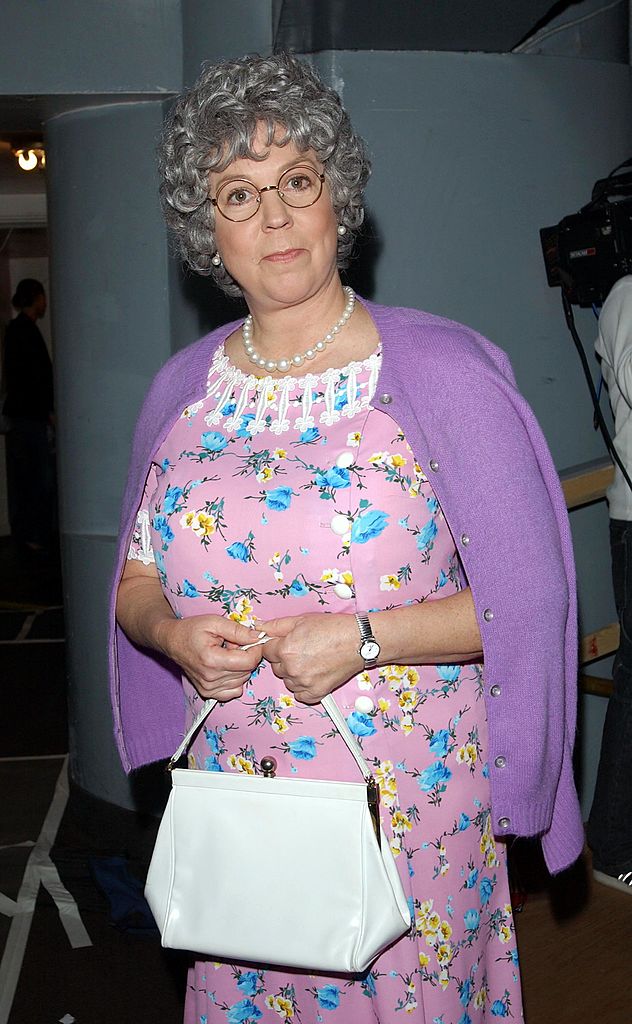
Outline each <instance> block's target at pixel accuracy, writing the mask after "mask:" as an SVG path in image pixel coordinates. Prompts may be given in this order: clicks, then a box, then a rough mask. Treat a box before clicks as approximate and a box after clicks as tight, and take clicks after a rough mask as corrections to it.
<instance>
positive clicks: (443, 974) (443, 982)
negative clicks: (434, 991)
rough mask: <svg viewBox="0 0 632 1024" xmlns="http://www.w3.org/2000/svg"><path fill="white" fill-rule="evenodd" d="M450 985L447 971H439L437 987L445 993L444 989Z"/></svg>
mask: <svg viewBox="0 0 632 1024" xmlns="http://www.w3.org/2000/svg"><path fill="white" fill-rule="evenodd" d="M449 984H450V975H449V974H448V972H447V971H439V985H440V986H441V988H442V989H443V991H444V992H445V990H446V988H447V987H448V985H449Z"/></svg>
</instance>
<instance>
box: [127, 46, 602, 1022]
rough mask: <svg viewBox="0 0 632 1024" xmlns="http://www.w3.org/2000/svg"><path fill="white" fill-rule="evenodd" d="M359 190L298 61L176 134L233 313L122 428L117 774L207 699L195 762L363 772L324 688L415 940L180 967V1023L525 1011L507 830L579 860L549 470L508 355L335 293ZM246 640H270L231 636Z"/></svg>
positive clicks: (176, 121)
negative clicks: (339, 972) (306, 966)
mask: <svg viewBox="0 0 632 1024" xmlns="http://www.w3.org/2000/svg"><path fill="white" fill-rule="evenodd" d="M367 177H368V163H367V159H366V156H365V151H364V147H363V145H362V143H361V141H360V140H359V139H358V138H357V136H356V135H355V134H354V133H353V131H352V129H351V126H350V123H349V120H348V117H347V115H346V113H345V112H344V110H343V109H342V107H341V105H340V101H339V98H338V97H337V95H336V94H335V93H333V92H332V91H331V90H329V89H327V88H326V87H325V86H324V85H322V83H321V82H320V81H319V80H318V79H317V78H316V77H315V75H314V74H313V72H312V71H311V70H310V69H309V68H308V67H306V66H305V65H303V64H301V63H300V62H299V61H297V60H296V59H295V58H293V57H291V56H288V55H283V54H281V55H277V56H274V57H269V58H261V57H247V58H244V59H243V60H237V61H228V62H225V63H223V64H220V65H217V66H215V67H210V68H209V69H207V70H206V71H205V72H204V74H203V75H202V77H201V78H200V80H199V81H198V83H197V84H196V86H195V87H194V88H193V90H192V91H191V92H190V93H189V94H187V95H185V96H184V97H182V98H181V99H180V100H179V101H178V103H177V104H176V106H175V108H174V110H173V112H172V115H171V119H170V122H169V125H168V127H167V131H166V136H165V142H164V153H163V199H164V204H165V208H166V211H167V217H168V220H169V222H170V224H171V226H172V227H173V228H174V230H175V232H176V234H177V236H178V238H179V240H180V245H181V247H182V251H183V253H184V254H185V256H186V258H187V260H188V262H189V263H190V265H191V266H192V267H194V268H195V269H197V270H198V271H200V272H201V273H210V274H212V275H213V277H214V278H215V280H216V281H217V283H219V284H220V286H221V287H223V288H224V289H225V291H227V292H228V293H229V294H232V295H235V294H243V296H244V297H245V299H246V302H247V304H248V309H249V315H248V317H247V318H246V320H245V321H243V322H242V321H237V322H235V323H231V324H227V325H225V326H224V327H222V328H220V329H219V330H217V331H214V332H213V333H212V334H210V335H208V336H207V337H206V338H203V339H202V340H201V341H199V342H197V344H196V345H193V346H191V347H190V348H189V349H186V350H184V351H182V352H180V353H178V354H177V355H176V356H175V357H173V359H171V360H170V361H169V363H168V364H167V365H166V367H164V368H163V370H162V371H161V372H160V373H159V375H158V377H157V378H156V380H155V382H154V384H153V386H152V389H151V391H150V394H149V396H148V398H147V400H146V403H145V406H144V409H143V412H142V413H141V417H140V420H139V425H138V428H137V433H136V439H135V444H134V453H133V457H132V467H131V470H130V477H129V481H128V487H127V491H126V495H125V499H124V508H123V515H122V529H121V543H120V552H119V559H118V563H117V568H116V577H115V579H116V585H115V588H114V595H113V602H114V600H116V614H117V616H118V627H116V631H115V634H114V635H113V642H112V647H111V659H112V660H111V665H112V679H113V699H114V708H115V718H116V732H117V737H118V741H119V746H120V751H121V756H122V760H123V763H124V765H125V767H126V769H127V770H130V769H132V768H134V767H136V766H138V765H140V764H143V763H146V762H148V761H150V760H156V759H158V758H161V757H165V756H167V755H169V754H170V753H172V750H173V749H175V746H176V745H177V741H178V739H179V738H180V737H181V735H182V733H183V729H184V726H185V720H186V721H187V722H188V721H190V720H191V716H192V715H193V714H194V713H195V711H196V709H197V708H198V707H199V702H200V699H201V698H208V697H216V698H218V699H219V700H220V701H222V702H224V703H223V704H222V705H221V706H220V707H218V708H216V709H215V711H214V712H213V714H212V716H211V718H210V720H209V721H208V722H207V724H206V727H205V728H204V730H203V731H202V733H201V735H200V736H199V737H198V739H197V740H196V741H195V743H194V745H193V748H192V751H191V762H192V763H193V764H195V765H196V766H197V767H205V768H207V769H209V770H214V771H244V772H249V773H253V772H259V770H260V762H261V758H262V757H263V756H264V755H265V754H267V753H270V752H272V753H273V754H274V756H276V757H277V759H278V762H279V766H278V774H279V775H290V774H292V773H294V774H297V775H301V776H305V777H316V778H340V779H354V780H355V779H356V777H357V769H356V768H355V765H354V764H353V763H351V764H350V763H349V762H350V761H351V758H350V757H349V755H348V753H345V751H344V749H343V748H342V744H340V742H339V741H338V740H337V738H336V737H335V736H333V737H332V735H331V727H330V723H329V721H328V719H327V718H326V717H324V714H323V712H322V709H320V708H319V706H318V702H319V700H320V699H321V697H322V696H323V695H324V694H326V693H331V692H334V693H335V697H336V700H337V702H338V704H339V706H340V707H341V708H342V709H343V710H344V713H345V715H346V717H347V721H348V722H349V725H350V727H351V729H352V731H353V732H354V733H355V735H356V737H357V738H358V741H359V742H360V743H361V745H362V747H363V750H364V754H365V757H366V758H367V759H368V760H369V762H370V763H371V764H372V766H373V768H374V771H375V773H376V775H377V777H378V779H379V782H380V789H381V797H382V821H383V824H384V827H385V829H386V831H387V834H388V836H389V839H390V842H391V847H392V849H393V852H394V854H395V856H396V863H397V864H398V867H399V870H400V874H401V877H402V881H403V884H404V886H405V888H406V892H407V894H408V896H409V903H410V905H411V908H412V910H413V913H414V918H415V926H416V927H415V931H414V934H409V935H406V936H404V937H403V938H402V939H401V940H400V941H399V942H397V943H396V944H395V945H394V946H393V947H392V948H391V949H390V950H388V951H387V952H385V953H384V954H383V955H382V956H381V957H380V958H379V959H378V960H377V961H376V963H375V964H374V965H373V967H372V969H371V971H370V972H368V973H367V974H366V975H365V976H363V977H352V978H349V979H346V980H345V979H341V978H323V977H308V976H306V975H302V974H300V973H291V972H288V971H272V970H263V969H261V970H257V969H255V968H252V967H251V968H245V967H243V966H242V967H240V966H239V965H229V964H221V965H220V964H204V963H198V964H196V965H195V967H194V968H192V970H191V972H190V975H189V984H188V993H187V1001H186V1011H185V1020H186V1021H187V1022H188V1024H193V1022H195V1024H201V1022H209V1024H210V1022H213V1021H222V1022H223V1021H225V1020H228V1021H229V1022H231V1024H233V1022H237V1021H242V1022H243V1021H256V1020H261V1021H262V1022H266V1021H274V1020H278V1019H279V1017H280V1018H281V1019H282V1020H290V1019H296V1020H300V1021H301V1022H303V1024H307V1022H311V1021H317V1020H323V1019H330V1018H331V1019H337V1020H340V1021H354V1022H359V1024H361V1022H363V1021H366V1022H368V1021H371V1022H374V1021H376V1020H378V1021H380V1022H392V1021H394V1020H396V1019H398V1012H397V1011H399V1010H405V1011H406V1012H408V1013H410V1014H411V1015H412V1016H413V1017H414V1019H417V1020H419V1021H425V1022H427V1024H430V1022H432V1021H436V1020H441V1021H442V1022H445V1024H448V1022H454V1024H456V1022H459V1024H468V1022H478V1021H482V1020H485V1019H491V1018H492V1017H503V1016H507V1017H509V1016H513V1017H514V1018H516V1019H519V1018H520V1016H521V996H520V983H519V974H518V966H517V953H516V948H515V936H514V931H513V922H512V915H511V907H510V902H509V893H508V886H507V875H506V862H505V845H504V842H503V838H504V837H506V836H507V835H515V834H518V835H541V836H542V843H543V847H544V852H545V856H546V859H547V862H548V864H549V867H550V868H551V869H552V870H553V871H557V870H560V869H562V868H563V867H565V866H566V865H567V864H569V863H571V862H572V861H573V860H574V859H575V858H576V857H577V856H578V854H579V853H580V851H581V848H582V841H583V836H582V828H581V818H580V815H579V808H578V804H577V798H576V794H575V790H574V787H573V781H572V771H571V752H572V743H573V733H574V714H575V708H574V688H575V674H574V673H575V663H574V657H575V605H574V589H573V587H574V583H573V566H572V558H571V548H570V541H569V534H568V523H567V519H566V514H565V508H564V503H563V499H562V496H561V493H560V488H559V484H558V481H557V476H556V473H555V470H554V467H553V465H552V463H551V459H550V456H549V454H548V451H547V449H546V445H545V443H544V441H543V439H542V436H541V434H540V431H539V428H538V426H537V424H536V423H535V421H534V418H533V414H532V413H531V411H530V410H529V408H528V406H527V405H526V403H525V402H524V400H523V399H522V398H521V397H520V396H519V395H518V393H517V392H516V390H515V386H514V382H513V377H512V374H511V370H510V367H509V364H508V361H507V359H506V357H505V356H504V354H503V353H502V352H500V351H499V350H498V349H496V348H495V347H494V346H493V345H491V344H490V343H489V342H487V341H485V340H484V339H482V338H480V337H479V336H477V335H476V334H474V333H473V332H472V331H470V330H468V329H467V328H465V327H462V326H460V325H458V324H455V323H452V322H450V321H447V320H443V319H441V318H438V317H434V316H431V315H429V314H426V313H419V312H416V311H415V310H405V309H395V308H387V307H383V306H378V305H375V304H373V303H370V302H366V301H364V300H355V299H354V296H353V294H352V293H351V292H350V291H349V290H347V291H343V287H342V284H341V281H340V276H339V268H340V266H341V265H343V264H344V262H345V260H346V258H347V257H348V255H349V251H350V249H351V246H352V244H353V236H354V233H355V232H356V230H357V229H358V227H359V226H360V224H361V221H362V192H363V188H364V185H365V183H366V180H367ZM130 541H131V543H130ZM113 608H114V604H113ZM253 627H256V628H257V629H264V630H265V632H266V634H267V635H268V636H269V637H270V638H271V639H270V640H269V641H268V642H267V643H265V644H264V645H260V646H255V647H251V648H250V649H249V650H247V651H243V650H240V649H239V648H240V647H242V646H245V645H247V644H248V641H249V640H251V639H252V636H253V634H252V628H253ZM165 659H166V660H165ZM483 659H484V666H483V664H482V662H483ZM180 680H182V687H183V689H184V697H185V699H184V701H183V699H182V690H181V689H180ZM183 705H184V709H183ZM288 870H291V871H300V865H287V864H286V865H279V875H278V878H277V879H275V882H276V883H277V884H278V885H279V893H280V898H282V893H283V875H284V872H286V871H288ZM218 881H220V880H218ZM305 883H306V885H308V884H309V879H306V880H305ZM245 926H246V927H247V922H245ZM305 926H308V923H307V922H306V923H305Z"/></svg>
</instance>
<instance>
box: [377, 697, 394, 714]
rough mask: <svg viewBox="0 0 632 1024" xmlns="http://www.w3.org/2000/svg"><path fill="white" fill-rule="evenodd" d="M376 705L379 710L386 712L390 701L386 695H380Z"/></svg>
mask: <svg viewBox="0 0 632 1024" xmlns="http://www.w3.org/2000/svg"><path fill="white" fill-rule="evenodd" d="M377 706H378V708H379V709H380V711H382V712H386V711H388V709H389V708H390V706H391V702H390V700H387V699H386V697H380V699H379V700H378V702H377Z"/></svg>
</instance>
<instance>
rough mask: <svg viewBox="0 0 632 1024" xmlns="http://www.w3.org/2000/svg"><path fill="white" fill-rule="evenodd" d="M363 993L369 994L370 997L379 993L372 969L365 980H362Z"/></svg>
mask: <svg viewBox="0 0 632 1024" xmlns="http://www.w3.org/2000/svg"><path fill="white" fill-rule="evenodd" d="M362 995H364V996H368V997H369V999H370V998H371V997H372V996H376V995H377V985H376V984H375V978H374V977H373V975H372V974H371V972H370V971H369V973H368V974H367V976H366V978H365V979H364V981H363V982H362Z"/></svg>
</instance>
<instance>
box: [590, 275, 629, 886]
mask: <svg viewBox="0 0 632 1024" xmlns="http://www.w3.org/2000/svg"><path fill="white" fill-rule="evenodd" d="M595 350H596V352H597V355H598V356H599V357H600V359H601V373H602V375H603V379H604V381H605V383H606V386H607V388H608V393H609V397H610V405H611V406H612V414H613V416H614V424H615V436H614V444H615V448H616V450H617V453H618V455H619V458H620V459H621V462H622V463H623V465H624V466H625V468H626V472H627V473H628V475H629V476H630V477H632V275H630V274H627V275H626V276H625V277H621V278H619V280H618V281H617V282H616V283H615V284H614V286H613V287H612V288H611V290H610V292H609V294H608V297H607V298H606V301H605V302H604V304H603V308H602V310H601V314H600V316H599V333H598V336H597V341H596V343H595ZM607 497H608V506H609V514H610V551H611V556H612V583H613V589H614V599H615V604H616V608H617V617H618V619H619V628H620V639H619V649H618V650H617V653H616V655H615V659H614V665H613V668H612V682H613V690H612V695H611V697H610V699H609V701H608V709H607V711H606V720H605V722H604V728H603V737H602V741H601V755H600V758H599V769H598V772H597V783H596V786H595V795H594V797H593V803H592V808H591V811H590V817H589V820H588V832H587V838H588V845H589V846H590V848H591V850H592V854H593V873H594V876H595V878H596V879H597V881H599V882H602V883H603V884H604V885H609V886H611V887H613V888H615V889H621V890H622V891H623V892H627V893H629V895H630V896H632V490H631V489H630V485H629V484H628V482H627V481H626V479H625V477H624V476H623V473H622V472H621V470H620V468H619V466H617V465H615V468H614V480H613V482H612V484H611V486H610V487H609V488H608V495H607Z"/></svg>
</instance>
